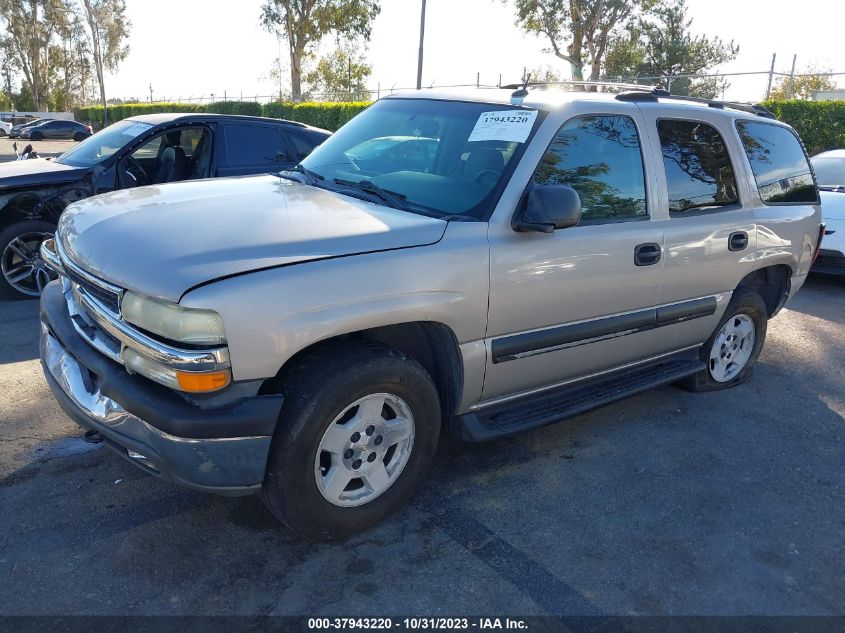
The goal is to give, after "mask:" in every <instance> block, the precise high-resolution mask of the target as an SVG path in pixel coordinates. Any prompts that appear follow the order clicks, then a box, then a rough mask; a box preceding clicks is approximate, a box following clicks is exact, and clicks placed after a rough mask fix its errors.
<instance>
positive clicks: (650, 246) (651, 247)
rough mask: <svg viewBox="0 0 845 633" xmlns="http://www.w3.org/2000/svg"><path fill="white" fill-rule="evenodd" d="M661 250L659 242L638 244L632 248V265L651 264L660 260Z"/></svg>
mask: <svg viewBox="0 0 845 633" xmlns="http://www.w3.org/2000/svg"><path fill="white" fill-rule="evenodd" d="M661 252H662V251H661V248H660V244H657V243H655V242H648V243H647V244H638V245H637V246H636V247H635V248H634V265H636V266H651V265H653V264H656V263H657V262H659V261H660V255H661Z"/></svg>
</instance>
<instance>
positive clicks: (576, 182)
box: [534, 116, 648, 222]
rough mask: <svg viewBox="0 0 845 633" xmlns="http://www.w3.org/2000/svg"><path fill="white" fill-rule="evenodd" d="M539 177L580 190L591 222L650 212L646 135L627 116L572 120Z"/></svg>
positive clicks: (538, 180)
mask: <svg viewBox="0 0 845 633" xmlns="http://www.w3.org/2000/svg"><path fill="white" fill-rule="evenodd" d="M534 182H536V183H537V184H541V185H568V186H570V187H572V188H573V189H575V191H577V192H578V195H579V196H580V197H581V209H582V211H581V218H582V221H585V222H589V221H590V220H597V221H608V220H611V221H612V220H625V219H637V218H647V217H648V211H647V209H646V202H645V175H644V171H643V157H642V152H641V151H640V139H639V136H638V134H637V128H636V126H635V125H634V121H633V120H632V119H631V118H629V117H627V116H583V117H576V118H574V119H571V120H569V121H567V122H566V123H565V124H564V125H563V127H561V128H560V130H558V133H557V134H556V135H555V137H554V139H553V140H552V142H551V144H550V145H549V148H548V149H547V150H546V153H545V154H544V155H543V158H542V159H541V160H540V164H539V165H538V166H537V170H536V171H535V172H534Z"/></svg>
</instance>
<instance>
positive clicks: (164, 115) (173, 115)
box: [125, 112, 327, 132]
mask: <svg viewBox="0 0 845 633" xmlns="http://www.w3.org/2000/svg"><path fill="white" fill-rule="evenodd" d="M125 120H128V121H139V122H141V123H148V124H150V125H161V124H162V123H172V122H177V121H179V122H182V123H188V122H191V121H224V120H225V121H244V122H249V121H261V122H264V123H275V124H277V125H290V126H292V127H298V128H302V129H306V130H316V131H319V132H327V130H322V129H320V128H318V127H313V126H311V125H306V124H305V123H300V122H299V121H289V120H287V119H271V118H269V117H261V116H247V115H245V114H214V113H211V112H191V113H187V114H186V113H182V112H157V113H155V114H139V115H136V116H132V117H128V118H127V119H125Z"/></svg>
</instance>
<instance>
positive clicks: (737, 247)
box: [728, 231, 748, 251]
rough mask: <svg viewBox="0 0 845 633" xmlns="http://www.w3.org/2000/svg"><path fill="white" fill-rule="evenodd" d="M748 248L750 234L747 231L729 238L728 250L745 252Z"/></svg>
mask: <svg viewBox="0 0 845 633" xmlns="http://www.w3.org/2000/svg"><path fill="white" fill-rule="evenodd" d="M747 246H748V233H746V232H745V231H736V232H735V233H731V235H730V237H729V238H728V250H731V251H743V250H745V248H746V247H747Z"/></svg>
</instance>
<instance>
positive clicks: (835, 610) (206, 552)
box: [0, 278, 845, 615]
mask: <svg viewBox="0 0 845 633" xmlns="http://www.w3.org/2000/svg"><path fill="white" fill-rule="evenodd" d="M37 335H38V323H37V305H36V303H35V302H32V301H24V302H6V303H0V509H2V510H0V516H2V521H0V613H2V614H6V615H9V614H41V615H45V614H55V615H59V614H62V615H68V614H77V615H91V614H124V615H126V614H139V615H140V614H180V615H181V614H187V615H191V614H238V615H246V614H249V615H256V614H260V615H272V614H296V615H318V614H333V615H398V614H405V615H408V614H416V615H422V614H428V615H432V614H466V615H471V614H476V615H487V614H491V613H495V614H510V615H530V614H549V613H552V614H571V615H574V614H578V615H629V614H650V615H677V614H685V615H690V614H695V615H717V614H719V615H754V614H768V615H776V614H791V615H809V614H814V615H827V614H845V538H843V537H844V536H845V468H843V465H845V372H843V370H842V368H843V364H845V342H843V340H844V339H845V280H838V279H831V278H815V279H811V280H810V281H809V282H808V284H807V285H806V287H805V288H804V289H803V290H802V291H801V292H800V293H799V294H798V296H797V297H796V298H795V299H794V300H793V302H792V303H791V304H790V305H789V307H788V309H786V310H784V311H783V312H782V313H781V314H780V315H779V316H778V317H777V318H776V319H774V320H773V321H772V322H771V324H770V329H769V336H768V341H767V343H766V347H765V349H764V351H763V354H762V357H761V359H760V362H759V365H758V366H757V368H756V371H755V375H754V376H753V378H752V379H751V380H750V381H749V382H748V383H747V384H745V385H743V386H741V387H739V388H736V389H733V390H730V391H727V392H720V393H708V394H692V393H688V392H685V391H682V390H680V389H677V388H674V387H665V388H661V389H658V390H655V391H652V392H649V393H644V394H641V395H639V396H636V397H634V398H630V399H628V400H625V401H622V402H618V403H616V404H613V405H610V406H607V407H604V408H602V409H599V410H596V411H594V412H592V413H590V414H587V415H582V416H579V417H578V418H575V419H574V420H571V421H569V422H565V423H562V424H558V425H555V426H551V427H546V428H544V429H539V430H535V431H532V432H528V433H525V434H523V435H521V436H518V437H515V438H511V439H506V440H500V441H496V442H493V443H489V444H482V445H468V444H462V443H460V442H458V441H456V440H454V439H448V438H447V439H445V440H444V441H443V444H442V446H441V448H440V451H439V453H438V456H437V458H436V461H435V464H434V468H433V472H432V473H431V475H430V477H429V478H428V480H427V481H426V483H425V484H424V485H423V487H422V488H421V490H420V491H419V493H418V494H417V495H416V496H415V497H414V499H413V501H412V502H411V503H410V504H409V505H408V506H407V507H406V508H405V509H404V510H402V511H401V512H399V513H398V514H397V515H396V516H394V517H393V518H391V519H390V520H388V521H387V522H386V523H384V524H383V525H381V526H379V527H377V528H375V529H373V530H371V531H370V532H367V533H366V534H363V535H360V536H357V537H355V538H352V539H350V540H349V541H347V542H344V543H337V544H320V543H313V542H310V541H306V540H303V539H301V538H299V537H297V536H295V535H292V534H290V533H289V532H287V531H286V530H285V529H284V528H282V527H280V526H279V525H277V524H276V523H275V522H274V520H273V519H272V517H271V516H270V515H269V513H268V512H267V511H266V510H265V509H264V507H263V506H262V504H261V502H260V501H259V500H258V499H257V498H251V497H250V498H239V499H224V498H218V497H213V496H207V495H203V494H200V493H195V492H189V491H183V490H180V489H177V488H175V487H172V486H171V485H169V484H167V483H164V482H161V481H158V480H156V479H154V478H152V477H150V476H147V475H145V474H144V473H142V472H140V471H138V470H136V469H134V468H133V467H132V466H131V465H129V464H127V463H125V462H123V461H122V460H121V459H119V458H118V457H117V456H116V455H114V454H112V453H111V452H110V451H108V450H107V449H105V448H102V447H99V446H95V445H90V444H86V443H84V442H83V441H82V440H81V439H79V438H80V430H79V429H78V427H76V426H75V425H74V424H73V423H72V422H71V421H70V420H69V419H68V418H67V417H66V416H65V415H64V414H63V413H62V412H61V411H60V409H59V407H58V406H57V405H56V403H55V402H54V400H53V398H52V397H51V395H50V392H49V389H48V388H47V385H46V383H45V381H44V378H43V376H42V375H41V369H40V366H39V363H38V360H37Z"/></svg>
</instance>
